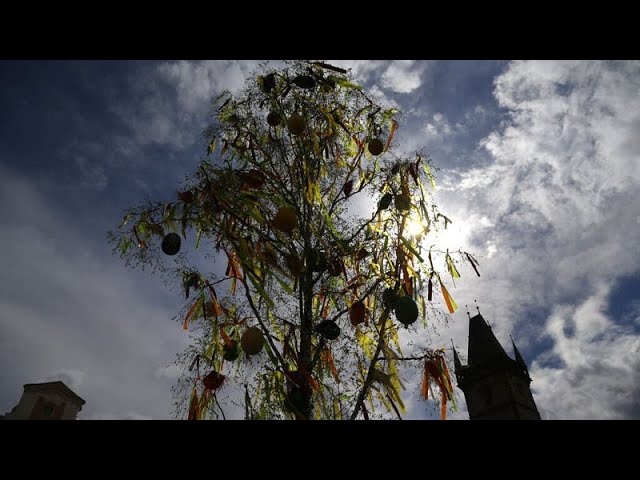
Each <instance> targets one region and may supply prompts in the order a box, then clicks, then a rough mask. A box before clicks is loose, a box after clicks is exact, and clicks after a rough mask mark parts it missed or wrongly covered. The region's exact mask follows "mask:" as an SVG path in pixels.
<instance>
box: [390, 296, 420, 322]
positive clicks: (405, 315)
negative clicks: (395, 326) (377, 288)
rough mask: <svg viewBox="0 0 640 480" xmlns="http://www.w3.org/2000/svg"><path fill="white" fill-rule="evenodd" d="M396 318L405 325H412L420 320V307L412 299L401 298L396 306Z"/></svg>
mask: <svg viewBox="0 0 640 480" xmlns="http://www.w3.org/2000/svg"><path fill="white" fill-rule="evenodd" d="M395 311H396V318H397V319H398V321H399V322H400V323H402V324H403V325H405V326H406V325H411V324H412V323H413V322H415V321H416V320H417V319H418V305H417V304H416V302H415V301H414V300H413V298H411V297H400V298H398V300H396V304H395Z"/></svg>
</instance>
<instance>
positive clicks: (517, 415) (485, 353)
mask: <svg viewBox="0 0 640 480" xmlns="http://www.w3.org/2000/svg"><path fill="white" fill-rule="evenodd" d="M511 341H512V343H513V350H514V353H515V360H513V359H511V358H509V356H508V355H507V354H506V352H505V351H504V349H503V348H502V345H500V342H498V339H497V338H496V337H495V335H494V334H493V331H492V330H491V327H490V326H489V325H487V322H486V321H485V320H484V318H482V315H480V312H478V315H476V316H474V317H472V318H469V349H468V357H469V358H468V362H467V365H465V366H463V365H462V363H461V362H460V358H459V357H458V352H456V350H455V348H454V349H453V355H454V367H455V374H456V379H457V381H458V386H459V387H460V389H461V390H462V391H463V392H464V397H465V400H466V402H467V409H468V410H469V418H470V419H471V420H540V414H539V413H538V409H537V408H536V404H535V401H534V400H533V395H532V394H531V389H530V388H529V384H530V383H531V377H530V376H529V370H528V369H527V365H526V364H525V363H524V359H523V358H522V356H521V355H520V352H519V351H518V348H517V347H516V344H515V343H514V342H513V339H512V340H511Z"/></svg>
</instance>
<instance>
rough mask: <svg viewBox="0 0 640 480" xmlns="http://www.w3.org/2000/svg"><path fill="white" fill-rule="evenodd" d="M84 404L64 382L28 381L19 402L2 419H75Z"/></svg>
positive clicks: (0, 418) (0, 417)
mask: <svg viewBox="0 0 640 480" xmlns="http://www.w3.org/2000/svg"><path fill="white" fill-rule="evenodd" d="M84 404H85V401H84V400H83V399H82V398H80V397H79V396H78V395H76V394H75V393H74V392H73V390H71V389H70V388H69V387H67V386H66V385H65V384H64V383H63V382H46V383H28V384H26V385H25V386H24V392H23V393H22V397H21V398H20V401H19V402H18V404H17V405H16V406H15V407H13V409H12V410H11V411H10V412H9V413H8V414H6V415H4V416H3V415H0V420H75V419H76V416H77V415H78V412H79V411H80V410H82V406H83V405H84Z"/></svg>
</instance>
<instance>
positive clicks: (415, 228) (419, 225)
mask: <svg viewBox="0 0 640 480" xmlns="http://www.w3.org/2000/svg"><path fill="white" fill-rule="evenodd" d="M427 227H428V225H427V222H426V221H424V220H422V219H421V218H420V217H419V216H418V215H416V214H413V215H411V216H410V217H409V218H407V223H406V224H405V227H404V231H405V232H406V234H407V235H409V236H410V237H418V236H421V235H422V234H424V233H425V231H426V230H427Z"/></svg>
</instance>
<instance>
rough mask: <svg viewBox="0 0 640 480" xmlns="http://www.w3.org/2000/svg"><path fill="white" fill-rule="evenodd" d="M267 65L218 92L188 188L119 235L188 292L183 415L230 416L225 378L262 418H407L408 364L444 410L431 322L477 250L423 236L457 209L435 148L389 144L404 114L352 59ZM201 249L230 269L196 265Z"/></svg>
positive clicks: (447, 394)
mask: <svg viewBox="0 0 640 480" xmlns="http://www.w3.org/2000/svg"><path fill="white" fill-rule="evenodd" d="M259 73H260V75H258V76H257V78H256V77H252V78H249V79H248V81H247V84H246V86H245V88H244V89H243V90H242V91H240V92H239V93H238V94H237V95H236V96H232V95H231V94H229V93H223V94H222V95H220V96H219V97H218V98H217V100H216V102H215V105H214V115H213V122H212V125H211V127H210V128H209V129H208V130H207V131H206V132H205V135H206V138H207V145H208V148H207V154H206V157H205V158H204V159H203V160H202V161H201V162H200V164H199V166H198V169H197V171H196V172H195V174H193V175H192V176H191V177H189V178H188V179H187V181H186V184H185V185H183V186H182V188H181V189H180V190H179V192H178V195H177V197H176V198H175V199H171V201H168V202H155V203H154V202H147V203H146V204H144V205H142V206H140V207H137V208H133V209H131V210H130V211H129V212H127V214H126V215H125V217H124V220H123V222H122V223H121V225H120V227H119V229H118V230H117V231H114V232H112V233H110V240H111V241H112V242H114V244H115V250H116V251H118V252H119V253H120V254H121V255H122V256H123V258H125V259H126V260H127V261H128V262H129V263H131V262H133V264H135V265H142V266H145V265H152V266H153V267H155V268H156V269H158V270H159V271H162V272H165V273H166V274H167V275H170V276H173V277H174V278H176V279H178V280H179V282H180V284H181V286H182V288H183V289H184V294H185V298H186V304H185V306H184V312H183V317H182V324H183V328H184V329H185V330H186V329H189V330H191V331H192V332H195V333H196V335H195V342H194V344H193V345H192V347H191V348H190V349H189V350H188V351H187V352H185V354H184V355H183V356H181V357H180V358H181V361H182V364H183V365H184V366H185V367H186V366H187V365H188V366H189V368H188V369H185V371H186V373H185V375H186V376H184V377H183V378H182V379H181V381H182V383H181V385H182V386H183V387H184V386H185V385H187V386H188V391H189V395H188V396H187V397H185V398H187V399H188V402H185V407H187V406H188V417H189V418H192V419H197V418H206V417H212V416H214V415H215V416H216V417H217V416H218V414H219V413H222V414H223V415H224V406H223V405H221V404H220V402H219V401H218V395H219V394H220V392H223V391H224V390H225V389H235V390H234V392H235V393H234V395H231V397H232V398H236V399H237V401H238V402H239V403H240V404H241V405H242V406H243V408H244V410H245V418H251V419H257V418H269V419H271V418H297V419H314V418H322V419H333V418H350V419H356V418H365V419H368V418H370V417H372V416H375V417H376V418H378V417H379V416H381V415H382V416H385V415H393V416H395V415H398V416H400V415H401V412H402V411H404V404H403V400H402V395H401V392H402V390H403V389H404V385H403V383H402V379H401V372H402V371H403V370H404V367H406V366H411V365H413V367H414V368H416V367H417V368H419V369H420V371H421V373H422V376H423V381H422V391H421V394H422V396H423V398H425V399H428V398H429V397H430V396H432V397H433V395H436V397H435V398H436V399H437V400H439V401H440V403H441V414H442V417H443V418H444V416H445V414H446V406H447V402H450V401H453V402H454V404H455V398H454V395H453V388H452V384H451V378H450V375H449V372H448V370H447V366H446V363H445V355H444V350H443V349H438V350H431V349H429V348H428V346H427V345H425V341H424V340H425V336H424V332H425V328H426V327H427V326H428V325H429V323H430V322H433V321H435V320H436V319H437V318H439V317H438V315H437V312H439V309H438V308H436V307H435V306H433V304H432V302H433V301H434V297H435V296H442V297H443V298H444V302H445V304H446V306H447V309H448V311H449V313H453V311H454V310H455V309H456V305H455V303H454V301H453V299H452V298H451V296H450V295H449V292H448V290H447V288H446V286H445V283H444V282H443V278H442V276H441V274H442V273H444V272H448V273H449V274H450V275H451V277H452V279H453V278H456V277H458V276H459V273H458V269H457V266H456V265H458V266H459V264H460V263H461V262H467V263H469V264H470V265H471V266H472V267H473V269H474V270H475V271H476V273H478V272H477V269H476V266H477V262H476V260H475V259H474V258H473V257H472V256H471V255H470V254H468V253H466V252H462V251H457V252H456V253H455V254H453V255H452V254H450V253H449V251H448V250H442V249H440V250H436V249H435V248H433V247H431V248H429V247H426V245H428V244H429V243H430V242H429V241H428V238H429V237H430V235H432V232H433V231H434V230H436V229H438V228H446V227H447V224H448V223H449V222H450V220H449V219H448V218H447V217H446V216H444V215H442V214H441V213H439V212H438V210H437V208H436V206H435V204H434V202H433V199H432V190H433V188H435V183H434V177H433V175H432V169H433V166H432V165H430V163H431V162H430V159H429V158H428V157H427V156H425V155H423V154H421V153H417V154H415V155H412V156H411V157H408V158H407V157H404V156H400V155H398V154H396V153H394V152H395V150H396V148H394V142H393V139H394V134H395V133H396V130H397V129H398V126H399V123H398V116H399V112H398V111H397V110H396V109H394V108H384V107H383V106H381V105H378V104H376V102H374V101H373V100H372V99H371V98H370V96H368V95H367V94H366V93H365V92H364V91H363V89H362V88H361V87H360V86H358V85H356V84H355V83H354V82H353V79H352V78H351V77H350V75H349V73H348V72H347V71H345V70H343V69H341V68H338V67H335V66H332V65H329V64H326V63H322V62H303V61H297V62H288V63H286V64H285V67H283V68H281V69H278V70H274V69H270V68H269V66H268V65H267V66H263V67H262V69H261V71H260V72H259ZM363 210H364V214H363ZM203 250H204V251H209V252H211V253H212V254H213V256H214V259H218V260H219V259H220V258H223V259H224V263H225V265H226V268H225V269H224V270H223V269H217V270H216V269H215V268H213V265H214V263H213V262H212V261H210V259H206V260H204V261H200V264H202V265H209V266H211V268H208V269H207V271H203V270H204V269H203V268H202V267H200V268H195V267H194V266H193V265H194V262H195V260H194V258H195V257H197V256H198V254H199V252H202V251H203ZM454 257H455V258H454ZM478 275H479V273H478ZM399 329H406V331H405V334H403V337H405V336H406V337H407V338H410V339H412V340H411V341H409V342H404V345H401V343H400V339H399ZM401 347H402V348H401ZM187 370H188V371H187ZM185 382H186V383H185Z"/></svg>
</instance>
